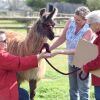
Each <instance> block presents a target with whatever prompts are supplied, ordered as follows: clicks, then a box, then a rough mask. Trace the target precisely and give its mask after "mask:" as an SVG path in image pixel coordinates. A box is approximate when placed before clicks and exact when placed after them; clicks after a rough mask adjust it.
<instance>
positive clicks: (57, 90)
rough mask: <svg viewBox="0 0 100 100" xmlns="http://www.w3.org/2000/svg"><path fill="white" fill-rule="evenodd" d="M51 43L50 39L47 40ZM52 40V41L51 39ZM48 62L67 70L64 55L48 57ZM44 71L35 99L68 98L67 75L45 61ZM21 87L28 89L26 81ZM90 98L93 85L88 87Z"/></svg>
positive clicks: (61, 99) (63, 99)
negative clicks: (55, 69)
mask: <svg viewBox="0 0 100 100" xmlns="http://www.w3.org/2000/svg"><path fill="white" fill-rule="evenodd" d="M13 31H15V32H20V33H22V34H20V35H22V36H23V35H26V34H23V33H26V31H25V30H24V31H23V30H13ZM55 33H56V34H57V33H59V34H60V33H61V29H59V30H57V31H55ZM48 42H49V44H51V42H50V41H48ZM52 42H53V41H52ZM64 47H65V44H63V45H62V46H61V47H59V48H58V49H63V48H64ZM49 60H50V62H51V63H52V64H53V65H54V66H56V67H57V68H58V69H60V70H62V71H64V72H68V70H67V65H68V64H67V58H66V56H64V55H58V56H55V57H53V58H50V59H49ZM46 65H47V66H46V67H47V69H46V73H45V77H44V79H42V80H41V81H39V82H38V84H37V89H36V96H35V100H69V82H68V76H64V75H61V74H59V73H57V72H56V71H54V70H53V69H52V68H51V67H50V66H49V65H48V64H47V63H46ZM21 87H23V88H25V89H26V90H27V91H29V86H28V82H24V83H23V84H22V85H21ZM90 96H91V99H90V100H94V94H93V87H92V86H91V87H90Z"/></svg>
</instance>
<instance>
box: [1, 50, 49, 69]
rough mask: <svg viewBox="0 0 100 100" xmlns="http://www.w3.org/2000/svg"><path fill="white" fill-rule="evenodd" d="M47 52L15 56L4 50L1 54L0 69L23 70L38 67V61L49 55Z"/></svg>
mask: <svg viewBox="0 0 100 100" xmlns="http://www.w3.org/2000/svg"><path fill="white" fill-rule="evenodd" d="M47 56H48V55H47V54H44V53H43V54H39V55H31V56H25V57H21V56H14V55H11V54H9V53H7V52H4V53H3V55H2V56H0V69H2V70H10V71H11V70H12V71H21V70H27V69H31V68H36V67H38V61H39V60H40V59H41V58H45V57H47Z"/></svg>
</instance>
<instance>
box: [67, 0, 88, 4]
mask: <svg viewBox="0 0 100 100" xmlns="http://www.w3.org/2000/svg"><path fill="white" fill-rule="evenodd" d="M68 2H70V3H84V4H85V3H86V0H68Z"/></svg>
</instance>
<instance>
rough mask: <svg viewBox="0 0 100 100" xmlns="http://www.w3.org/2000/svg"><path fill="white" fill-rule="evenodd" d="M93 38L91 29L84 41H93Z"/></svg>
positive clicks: (85, 35)
mask: <svg viewBox="0 0 100 100" xmlns="http://www.w3.org/2000/svg"><path fill="white" fill-rule="evenodd" d="M92 36H93V31H92V30H91V29H89V30H88V31H87V32H86V33H85V34H84V36H83V38H82V39H84V40H87V41H90V42H91V41H92V38H93V37H92Z"/></svg>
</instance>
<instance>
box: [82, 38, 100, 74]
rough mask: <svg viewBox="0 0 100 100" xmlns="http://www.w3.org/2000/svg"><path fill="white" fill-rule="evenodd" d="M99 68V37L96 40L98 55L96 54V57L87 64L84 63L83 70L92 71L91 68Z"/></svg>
mask: <svg viewBox="0 0 100 100" xmlns="http://www.w3.org/2000/svg"><path fill="white" fill-rule="evenodd" d="M99 68H100V39H99V42H98V56H97V58H96V59H94V60H92V61H90V62H88V63H87V64H85V65H84V66H83V70H84V71H85V72H87V73H88V72H90V71H93V70H96V69H99Z"/></svg>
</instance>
